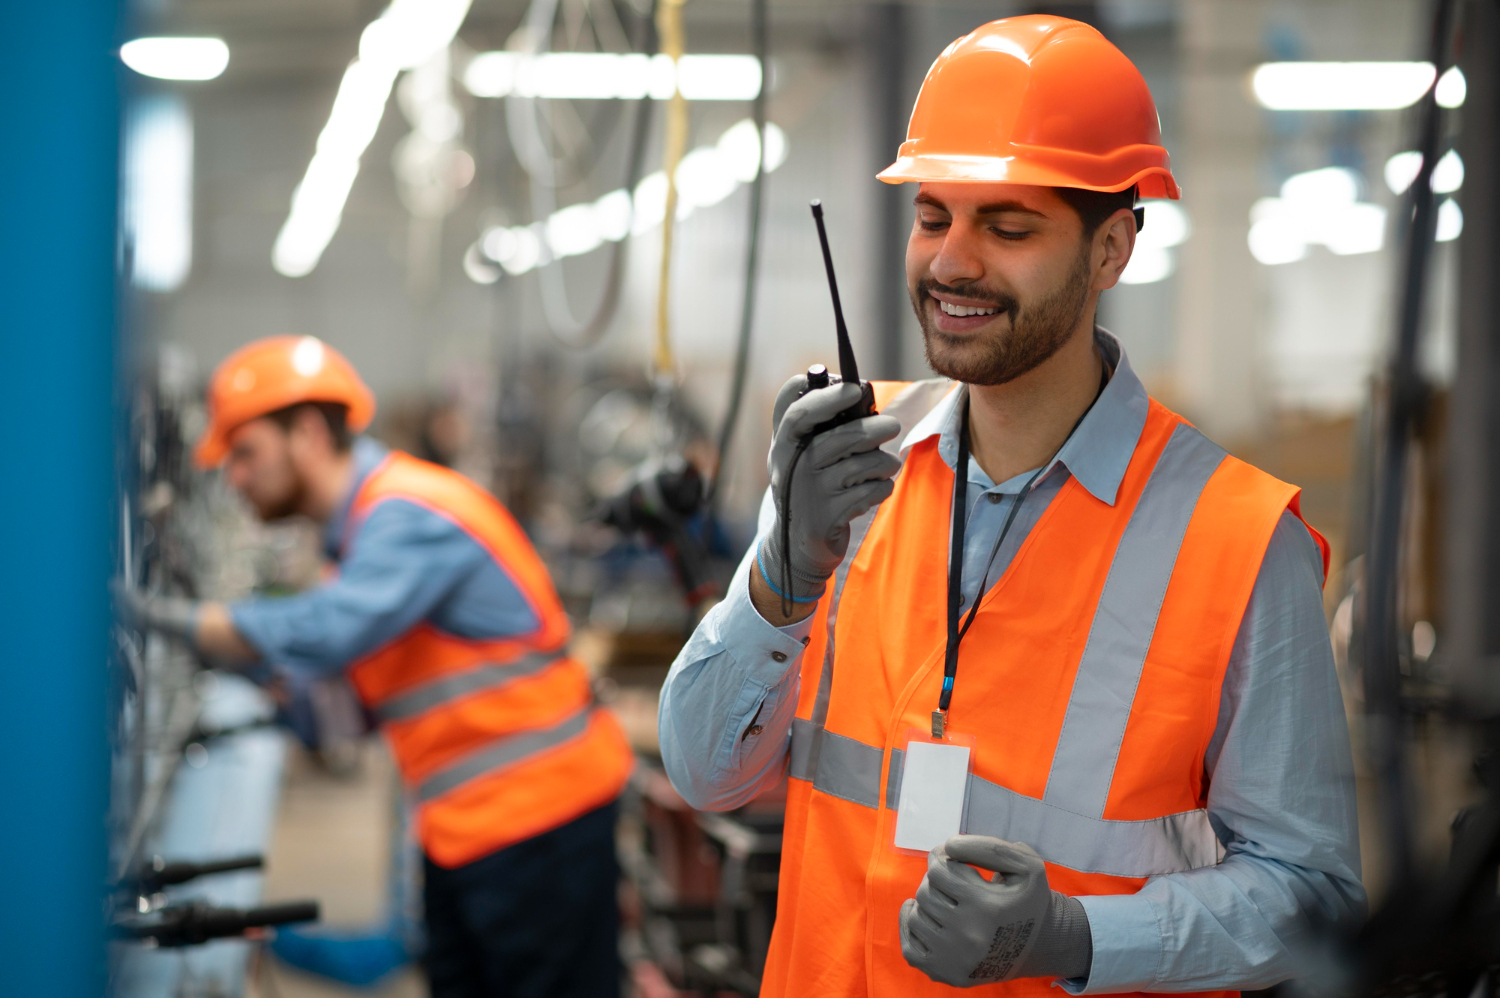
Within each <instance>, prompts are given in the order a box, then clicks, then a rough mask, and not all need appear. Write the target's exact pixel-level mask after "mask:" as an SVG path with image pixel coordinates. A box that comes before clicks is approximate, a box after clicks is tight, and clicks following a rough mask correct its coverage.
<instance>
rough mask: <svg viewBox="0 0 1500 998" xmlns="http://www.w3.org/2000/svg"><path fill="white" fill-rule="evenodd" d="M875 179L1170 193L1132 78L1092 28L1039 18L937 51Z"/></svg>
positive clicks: (1147, 107)
mask: <svg viewBox="0 0 1500 998" xmlns="http://www.w3.org/2000/svg"><path fill="white" fill-rule="evenodd" d="M879 176H880V179H881V180H884V181H885V182H886V183H888V184H899V183H903V182H905V181H933V182H949V183H951V182H967V183H987V184H1033V185H1036V186H1040V187H1081V188H1083V189H1084V190H1090V191H1123V190H1126V189H1127V188H1130V187H1137V188H1138V193H1139V195H1140V196H1141V197H1146V198H1162V197H1165V198H1178V197H1181V193H1180V192H1179V191H1178V189H1177V181H1176V180H1175V179H1173V177H1172V171H1171V168H1170V166H1169V160H1168V157H1167V150H1166V149H1165V148H1163V146H1162V144H1161V122H1160V120H1159V119H1158V118H1157V116H1156V103H1155V102H1154V101H1152V99H1151V91H1150V89H1148V88H1147V86H1146V81H1145V80H1144V79H1142V78H1141V73H1140V70H1138V69H1136V68H1135V65H1134V64H1133V63H1131V61H1130V60H1129V59H1127V58H1126V57H1125V53H1123V52H1121V51H1120V50H1119V49H1117V48H1115V47H1114V45H1112V44H1111V43H1110V42H1109V40H1108V39H1106V38H1105V37H1104V36H1103V35H1101V34H1100V33H1099V32H1098V31H1096V30H1095V29H1094V28H1091V27H1089V26H1088V25H1087V24H1084V23H1082V22H1081V21H1073V20H1069V19H1068V18H1066V17H1053V16H1051V15H1047V14H1027V15H1025V16H1022V17H1007V18H1003V19H1001V20H999V21H991V22H990V23H989V24H986V25H983V26H982V27H979V28H976V29H974V30H973V31H971V32H970V33H969V34H967V35H965V36H963V37H962V38H960V39H958V40H957V41H956V42H954V43H953V44H952V45H949V46H948V47H947V48H946V49H944V50H943V54H942V55H940V56H938V57H937V60H936V61H935V62H933V64H932V68H931V69H929V70H928V71H927V78H926V79H925V80H923V81H922V90H921V92H920V93H919V94H917V104H916V107H914V108H913V109H912V112H911V124H910V125H909V126H908V128H907V132H906V141H905V142H903V143H902V144H901V151H900V153H899V154H898V156H897V159H896V162H894V163H892V164H891V165H890V166H889V167H887V168H886V169H885V170H884V171H883V172H882V173H881V174H880V175H879Z"/></svg>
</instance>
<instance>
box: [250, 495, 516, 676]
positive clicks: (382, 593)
mask: <svg viewBox="0 0 1500 998" xmlns="http://www.w3.org/2000/svg"><path fill="white" fill-rule="evenodd" d="M497 571H498V573H499V574H500V575H504V576H505V579H504V580H503V581H504V583H505V585H503V586H500V587H499V588H497V587H495V586H486V587H484V588H486V589H487V590H488V591H490V595H491V598H490V599H487V600H486V602H487V603H490V604H493V606H492V612H491V613H490V614H489V615H488V616H489V620H488V630H490V631H491V632H493V633H489V634H485V635H484V636H485V637H505V636H507V635H508V634H524V633H527V632H529V631H531V630H535V629H536V627H537V626H538V623H537V616H536V613H535V611H534V610H532V608H531V607H530V606H529V604H527V602H526V600H525V598H524V597H523V596H522V595H521V592H520V590H519V589H518V588H516V587H515V585H514V583H513V582H512V581H511V580H510V579H509V577H508V575H506V574H505V573H504V571H503V569H502V568H500V566H498V565H497V564H496V562H495V560H494V559H493V558H492V557H491V556H490V554H489V552H487V551H486V550H485V549H484V548H483V547H482V546H480V544H479V543H478V542H477V541H475V540H474V538H473V537H471V536H469V534H468V533H466V532H465V531H464V530H463V529H462V528H461V527H459V526H458V525H457V524H455V523H453V522H452V521H450V520H447V519H445V518H444V517H441V516H439V515H437V514H435V513H433V512H432V511H431V510H428V509H425V508H423V507H421V506H418V505H417V504H415V503H411V502H407V501H405V500H401V499H388V500H386V501H384V502H382V503H380V504H379V505H378V506H376V507H375V508H374V509H373V510H371V511H370V514H369V516H368V517H367V518H366V519H365V521H364V523H363V524H361V525H360V528H359V532H358V534H357V535H356V536H355V539H354V543H353V546H352V549H351V551H350V553H349V556H348V557H347V558H345V559H344V561H343V562H341V563H340V565H339V575H338V577H337V578H336V579H334V580H332V581H330V582H328V583H325V584H324V585H320V586H318V587H316V588H314V589H310V590H308V591H307V592H305V593H299V594H298V595H296V596H287V597H281V598H256V599H248V600H244V601H241V602H238V603H234V604H232V605H231V606H230V608H229V610H230V616H231V618H232V619H233V621H234V626H235V628H236V629H237V630H238V631H239V632H240V634H241V635H242V636H243V637H244V639H245V640H246V641H247V642H249V643H250V645H251V646H252V647H253V648H255V650H256V651H257V652H259V653H260V655H261V657H262V658H263V659H266V660H268V661H271V662H274V663H276V664H277V665H278V666H280V667H282V668H286V669H289V670H291V671H294V672H299V673H302V674H306V675H313V676H318V675H331V674H334V673H337V672H340V671H341V670H343V669H345V668H347V667H348V666H349V665H351V664H352V663H354V662H355V661H357V660H358V659H360V658H361V657H363V656H365V655H368V654H369V653H370V652H372V651H374V650H375V649H377V648H379V647H380V646H381V645H384V644H386V643H387V642H389V641H391V640H392V639H394V638H396V637H397V636H399V635H400V634H402V633H404V632H405V631H408V630H410V629H411V628H412V627H414V626H416V625H417V624H418V623H420V622H421V621H423V620H426V619H429V618H431V617H433V616H434V614H435V613H437V612H438V611H439V610H440V608H442V607H444V606H445V604H447V603H449V602H453V600H451V599H450V597H452V596H453V595H454V594H455V593H456V592H459V591H460V590H464V591H467V590H468V589H473V588H475V587H476V586H475V584H476V583H478V582H485V581H490V580H489V577H490V576H491V575H494V574H496V572H497ZM458 602H460V603H461V602H463V601H462V600H460V601H458ZM468 616H471V617H472V616H473V614H472V613H470V614H468ZM465 636H471V637H477V636H479V635H465Z"/></svg>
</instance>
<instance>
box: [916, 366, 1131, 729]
mask: <svg viewBox="0 0 1500 998" xmlns="http://www.w3.org/2000/svg"><path fill="white" fill-rule="evenodd" d="M1109 375H1110V371H1109V365H1108V364H1105V365H1104V373H1103V375H1102V376H1101V378H1100V381H1099V391H1098V392H1097V393H1096V394H1095V395H1094V402H1097V401H1099V396H1100V395H1103V394H1104V388H1105V386H1106V385H1108V384H1109ZM1094 402H1090V403H1089V407H1088V408H1087V409H1085V410H1083V414H1082V415H1080V416H1079V417H1078V422H1076V423H1074V424H1073V429H1071V430H1069V431H1068V435H1067V437H1065V438H1064V439H1063V442H1062V446H1061V447H1058V448H1057V453H1058V454H1061V453H1062V449H1063V447H1066V446H1067V445H1068V441H1069V440H1072V439H1073V434H1074V433H1075V432H1077V430H1078V427H1079V425H1080V424H1082V423H1083V419H1084V416H1087V415H1088V414H1089V412H1090V411H1091V410H1092V409H1093V408H1094ZM1056 460H1057V455H1056V454H1054V455H1053V456H1052V460H1051V461H1048V462H1047V463H1046V464H1043V465H1042V466H1041V467H1040V468H1038V469H1037V470H1036V471H1035V472H1034V473H1033V474H1032V476H1031V477H1030V478H1028V479H1027V480H1026V484H1025V485H1023V486H1021V492H1020V494H1019V495H1017V496H1016V501H1015V502H1014V503H1013V504H1012V505H1011V507H1010V512H1009V513H1008V514H1007V515H1006V517H1005V524H1004V526H1002V527H1001V528H1000V534H999V536H998V537H996V538H995V543H994V544H993V545H991V547H990V556H989V558H988V559H987V560H986V561H985V563H984V574H983V575H982V576H980V579H979V588H978V589H977V590H976V591H975V593H974V602H973V604H972V605H971V606H970V607H969V614H968V616H967V617H964V616H963V607H962V602H963V588H964V534H965V532H966V530H967V527H968V516H969V396H968V394H967V393H965V395H964V401H963V411H962V412H960V413H959V416H958V460H956V461H955V462H954V467H953V528H952V538H951V540H950V546H949V549H948V648H947V651H946V653H945V654H944V656H943V689H942V692H940V693H939V694H938V709H937V710H935V711H933V712H932V737H934V738H942V737H943V731H944V729H945V728H946V726H947V723H948V705H949V704H950V703H952V701H953V682H954V679H955V677H957V675H958V647H959V645H960V644H961V643H962V642H963V640H964V635H966V634H968V633H969V628H970V627H972V626H973V624H974V615H975V614H977V613H978V612H979V604H980V603H982V602H983V601H984V595H985V587H986V586H987V585H988V584H989V581H990V571H991V569H993V568H994V567H995V558H996V557H997V556H998V555H999V554H1000V546H1001V545H1002V544H1004V543H1005V537H1006V535H1007V534H1009V533H1010V528H1011V526H1012V525H1014V524H1015V522H1016V514H1018V513H1020V512H1021V504H1022V503H1024V502H1025V501H1026V497H1027V496H1029V495H1031V487H1032V486H1033V485H1035V484H1036V481H1037V479H1038V478H1041V477H1042V472H1044V471H1046V470H1047V469H1048V468H1050V467H1052V465H1053V463H1054V462H1056ZM960 617H962V618H963V621H962V625H961V626H960Z"/></svg>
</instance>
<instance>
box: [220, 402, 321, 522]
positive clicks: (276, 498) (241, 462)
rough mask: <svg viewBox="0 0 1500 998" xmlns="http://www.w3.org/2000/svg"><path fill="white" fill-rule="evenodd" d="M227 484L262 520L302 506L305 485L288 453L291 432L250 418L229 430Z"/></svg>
mask: <svg viewBox="0 0 1500 998" xmlns="http://www.w3.org/2000/svg"><path fill="white" fill-rule="evenodd" d="M224 468H225V472H226V473H227V474H228V476H229V484H230V485H232V486H233V487H234V489H235V491H237V492H239V494H240V495H242V496H244V497H245V499H246V500H247V501H249V503H250V505H252V506H254V507H255V513H256V515H257V516H259V517H260V518H261V519H262V520H281V519H285V518H286V517H289V516H292V515H294V514H296V513H297V512H298V511H299V510H300V509H301V507H302V503H303V498H304V496H305V495H306V493H307V486H306V483H305V481H304V479H303V477H302V474H301V473H300V472H299V471H298V470H297V466H296V463H295V461H294V460H293V454H292V432H289V431H287V430H285V429H283V428H282V427H281V425H280V424H278V423H276V422H275V421H273V420H270V419H266V418H261V419H252V420H250V421H249V422H248V423H245V424H243V425H241V426H239V427H236V428H235V430H234V431H233V432H231V433H230V434H229V457H228V459H227V460H226V462H225V466H224Z"/></svg>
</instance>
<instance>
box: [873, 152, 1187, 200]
mask: <svg viewBox="0 0 1500 998" xmlns="http://www.w3.org/2000/svg"><path fill="white" fill-rule="evenodd" d="M1152 148H1158V149H1159V148H1160V147H1152ZM1162 152H1163V154H1164V153H1165V150H1162ZM1079 165H1088V164H1079ZM1100 172H1112V173H1113V174H1114V176H1115V177H1119V173H1118V172H1116V171H1089V170H1082V169H1072V170H1068V169H1060V168H1058V167H1057V166H1050V165H1046V164H1042V163H1037V162H1035V161H1034V160H1032V161H1028V160H1025V159H1022V158H1020V157H1011V156H1007V157H999V156H964V155H956V154H949V155H941V154H930V153H928V154H921V155H915V156H901V157H900V158H898V159H897V160H896V162H894V163H892V164H891V165H890V166H888V167H886V168H885V169H884V170H882V171H880V172H879V173H878V174H876V175H875V176H876V178H877V179H879V180H882V181H884V182H885V183H887V184H908V183H934V184H1018V185H1021V186H1026V187H1076V188H1079V189H1082V190H1086V191H1123V190H1128V189H1130V188H1131V187H1136V188H1138V190H1137V193H1138V194H1139V196H1140V197H1142V198H1169V199H1171V200H1173V201H1176V200H1178V199H1180V198H1181V197H1182V190H1181V188H1179V187H1178V186H1177V180H1176V178H1174V177H1173V176H1172V171H1171V170H1170V169H1169V168H1167V167H1165V166H1156V165H1151V166H1144V167H1141V168H1139V169H1137V170H1135V171H1134V172H1132V173H1130V174H1128V175H1127V176H1126V179H1125V180H1123V181H1121V180H1118V179H1114V180H1110V181H1103V182H1101V180H1102V178H1100V177H1099V176H1097V173H1100ZM1090 173H1095V174H1096V175H1095V176H1090V175H1089V174H1090Z"/></svg>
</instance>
